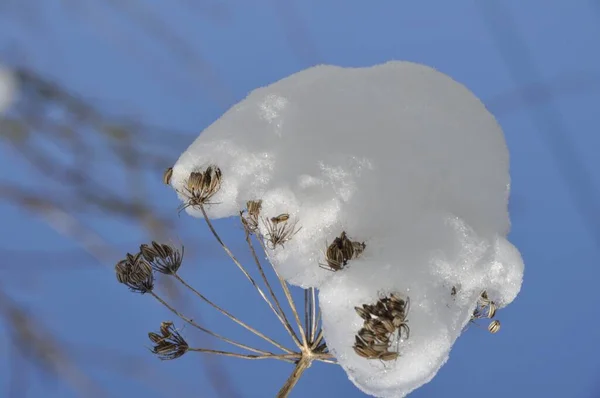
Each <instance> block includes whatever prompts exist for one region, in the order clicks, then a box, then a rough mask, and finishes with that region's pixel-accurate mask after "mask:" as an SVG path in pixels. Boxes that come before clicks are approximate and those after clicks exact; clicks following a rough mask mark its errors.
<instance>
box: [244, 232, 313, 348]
mask: <svg viewBox="0 0 600 398" xmlns="http://www.w3.org/2000/svg"><path fill="white" fill-rule="evenodd" d="M246 242H247V243H248V247H249V248H250V252H251V253H252V258H253V259H254V262H255V263H256V266H257V267H258V270H259V271H260V274H261V276H262V278H263V281H264V282H265V284H266V285H267V289H268V290H269V292H270V294H271V297H273V301H274V302H275V305H276V306H277V309H278V310H279V314H281V315H279V314H277V313H276V315H277V317H278V318H279V320H280V321H281V323H282V325H283V326H284V327H285V329H286V330H287V331H288V333H289V334H290V336H291V337H292V339H293V340H294V342H295V343H296V345H297V346H298V347H299V348H301V347H302V343H301V342H300V340H299V339H298V336H296V333H295V332H294V329H293V328H292V325H290V322H289V320H288V319H287V316H286V315H285V312H284V311H283V308H282V307H281V304H280V303H279V300H278V299H277V296H276V295H275V292H274V291H273V288H272V287H271V284H270V283H269V281H268V279H267V276H266V275H265V273H264V270H263V268H262V265H261V264H260V260H259V259H258V256H257V255H256V250H254V245H253V244H252V237H251V236H250V234H248V232H246ZM276 274H277V272H276Z"/></svg>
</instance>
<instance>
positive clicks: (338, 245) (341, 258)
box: [319, 231, 367, 271]
mask: <svg viewBox="0 0 600 398" xmlns="http://www.w3.org/2000/svg"><path fill="white" fill-rule="evenodd" d="M366 247H367V245H366V244H365V243H364V242H356V241H352V240H350V239H349V238H348V236H347V235H346V232H345V231H342V233H341V234H340V236H339V237H337V238H335V239H334V240H333V242H332V243H331V244H330V245H329V246H327V250H326V251H325V261H326V262H327V264H326V265H325V264H319V265H320V266H321V268H325V269H328V270H330V271H339V270H341V269H342V268H344V267H345V266H346V265H348V261H350V260H352V259H355V258H358V257H359V256H360V255H361V254H362V252H363V251H364V250H365V248H366Z"/></svg>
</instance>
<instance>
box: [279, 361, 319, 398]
mask: <svg viewBox="0 0 600 398" xmlns="http://www.w3.org/2000/svg"><path fill="white" fill-rule="evenodd" d="M311 363H312V359H311V358H307V357H305V356H302V358H301V359H300V360H299V361H298V362H297V363H296V367H295V368H294V371H293V372H292V374H291V375H290V377H289V378H288V379H287V381H286V382H285V384H284V385H283V387H281V390H279V392H278V393H277V398H286V397H287V396H288V395H289V394H290V391H292V389H293V388H294V387H295V386H296V384H297V383H298V380H300V376H302V374H303V373H304V371H305V370H306V369H308V368H309V366H310V364H311Z"/></svg>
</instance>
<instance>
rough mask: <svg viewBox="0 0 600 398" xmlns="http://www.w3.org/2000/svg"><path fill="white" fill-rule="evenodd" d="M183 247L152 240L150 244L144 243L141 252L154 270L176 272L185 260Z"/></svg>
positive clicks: (165, 272) (168, 272)
mask: <svg viewBox="0 0 600 398" xmlns="http://www.w3.org/2000/svg"><path fill="white" fill-rule="evenodd" d="M183 250H184V249H183V247H181V251H180V250H178V249H175V248H173V247H171V246H169V245H167V244H164V243H162V244H161V243H158V242H155V241H152V243H151V244H150V245H148V244H145V243H144V244H142V245H141V246H140V253H141V254H142V257H143V258H144V260H146V261H147V262H148V264H150V266H151V267H152V269H153V270H155V271H156V272H160V273H161V274H167V275H172V274H176V273H177V270H179V267H181V263H182V261H183Z"/></svg>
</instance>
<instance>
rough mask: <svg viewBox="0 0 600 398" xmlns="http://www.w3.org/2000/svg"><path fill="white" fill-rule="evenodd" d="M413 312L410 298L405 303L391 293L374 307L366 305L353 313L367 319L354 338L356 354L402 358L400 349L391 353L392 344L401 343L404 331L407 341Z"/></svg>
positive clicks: (368, 356) (369, 356) (384, 359)
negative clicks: (410, 316)
mask: <svg viewBox="0 0 600 398" xmlns="http://www.w3.org/2000/svg"><path fill="white" fill-rule="evenodd" d="M409 309H410V298H408V297H407V298H406V300H403V299H402V298H400V296H398V295H396V294H394V293H392V294H390V295H389V296H387V297H383V298H381V299H379V300H378V301H377V303H375V304H363V306H362V307H354V310H355V311H356V313H357V314H358V316H360V317H361V318H362V319H363V320H364V324H363V327H362V328H361V329H360V330H359V331H358V334H357V335H356V336H355V342H354V346H353V348H354V352H356V354H357V355H359V356H361V357H363V358H367V359H380V360H382V361H392V360H394V359H397V358H398V356H399V353H398V347H395V349H394V350H390V348H391V346H392V342H393V341H396V343H397V344H399V343H400V340H401V339H402V335H403V332H404V334H405V335H406V339H408V338H409V336H410V328H409V327H408V324H407V322H408V320H407V319H406V317H407V315H408V311H409Z"/></svg>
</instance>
